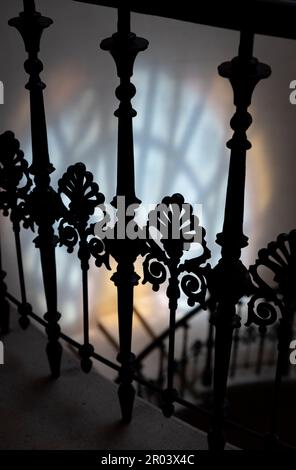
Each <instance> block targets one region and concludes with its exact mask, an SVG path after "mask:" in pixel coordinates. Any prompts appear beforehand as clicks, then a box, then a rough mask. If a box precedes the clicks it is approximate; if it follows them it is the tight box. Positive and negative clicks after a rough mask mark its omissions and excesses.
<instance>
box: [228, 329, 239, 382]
mask: <svg viewBox="0 0 296 470" xmlns="http://www.w3.org/2000/svg"><path fill="white" fill-rule="evenodd" d="M239 343H240V337H239V329H238V328H236V330H235V332H234V336H233V350H232V355H231V366H230V372H229V377H231V378H234V377H235V375H236V369H237V357H238V347H239Z"/></svg>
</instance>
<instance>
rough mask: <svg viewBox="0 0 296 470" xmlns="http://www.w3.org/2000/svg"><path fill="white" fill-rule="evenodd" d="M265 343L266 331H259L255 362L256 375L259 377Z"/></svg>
mask: <svg viewBox="0 0 296 470" xmlns="http://www.w3.org/2000/svg"><path fill="white" fill-rule="evenodd" d="M265 341H266V330H265V329H262V330H260V331H259V345H258V352H257V360H256V366H255V374H256V375H260V374H261V371H262V365H263V358H264V350H265Z"/></svg>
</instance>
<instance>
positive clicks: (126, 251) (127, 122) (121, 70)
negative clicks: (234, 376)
mask: <svg viewBox="0 0 296 470" xmlns="http://www.w3.org/2000/svg"><path fill="white" fill-rule="evenodd" d="M128 3H129V2H124V4H123V2H122V4H121V5H120V6H119V7H118V30H117V33H115V34H113V36H112V37H111V38H108V39H105V40H103V41H102V43H101V48H102V49H103V50H105V51H108V52H110V54H111V55H112V57H113V59H114V61H115V63H116V67H117V74H118V77H119V79H120V85H119V86H118V88H117V89H116V97H117V98H118V99H119V101H120V104H119V108H118V110H117V111H116V112H115V116H116V117H117V118H118V154H117V190H116V196H115V198H114V200H113V202H112V204H113V206H114V207H116V208H117V209H118V208H119V198H120V197H122V198H123V199H124V203H125V206H126V207H128V206H130V205H132V204H135V205H137V204H139V203H140V201H139V199H138V198H137V197H136V194H135V171H134V142H133V117H135V116H136V112H135V111H134V109H133V107H132V104H131V100H132V98H133V97H134V96H135V93H136V88H135V86H134V85H133V84H132V83H131V77H132V75H133V67H134V63H135V59H136V57H137V55H138V53H139V52H141V51H144V50H146V49H147V47H148V41H146V39H143V38H139V37H137V36H136V35H135V34H134V33H131V31H130V8H129V4H128ZM134 207H136V206H134ZM133 218H134V213H133V214H129V216H128V217H127V218H126V223H125V227H119V225H118V224H117V225H116V233H118V232H119V230H122V229H124V230H125V229H126V227H127V225H128V224H129V223H131V222H132V221H133ZM109 248H110V253H111V255H112V256H113V258H115V260H116V261H117V263H118V266H117V272H116V273H115V274H114V275H113V276H112V280H113V281H114V283H115V285H116V286H117V295H118V322H119V342H120V352H119V355H118V361H119V362H120V364H121V370H120V374H119V380H120V385H119V390H118V394H119V401H120V405H121V412H122V419H123V421H124V422H130V421H131V418H132V410H133V403H134V397H135V390H134V387H133V386H132V381H133V376H134V372H135V356H134V354H133V353H132V352H131V345H132V322H133V297H134V287H135V286H136V285H137V284H138V281H139V276H138V275H137V274H136V272H135V269H134V262H135V260H136V258H137V256H138V255H139V254H140V252H141V247H140V244H139V243H138V241H137V240H130V239H128V238H125V239H122V240H119V239H117V240H114V243H111V244H110V247H109Z"/></svg>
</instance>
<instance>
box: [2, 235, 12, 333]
mask: <svg viewBox="0 0 296 470" xmlns="http://www.w3.org/2000/svg"><path fill="white" fill-rule="evenodd" d="M5 278H6V272H5V271H3V268H2V254H1V239H0V312H1V313H0V333H1V334H6V333H8V332H9V312H10V307H9V303H8V301H7V299H6V292H7V286H6V284H5V281H4V280H5Z"/></svg>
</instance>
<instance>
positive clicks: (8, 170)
mask: <svg viewBox="0 0 296 470" xmlns="http://www.w3.org/2000/svg"><path fill="white" fill-rule="evenodd" d="M0 149H1V152H0V165H1V172H0V181H1V183H0V184H1V188H2V191H1V194H0V209H1V210H2V211H3V214H4V216H8V215H10V220H11V222H12V229H13V232H14V238H15V248H16V256H17V265H18V275H19V283H20V293H21V303H20V305H18V313H19V314H20V319H19V323H20V325H21V327H22V328H23V329H26V328H27V327H28V325H29V323H30V321H29V314H30V313H31V312H32V307H31V305H30V304H29V303H28V302H27V294H26V286H25V276H24V267H23V258H22V247H21V239H20V229H21V222H23V225H24V227H28V226H30V225H32V221H31V219H30V216H29V215H27V214H24V207H23V203H24V198H25V197H26V195H27V194H28V192H29V190H30V188H31V186H32V180H31V178H30V176H29V170H28V163H27V161H26V160H25V158H24V153H23V152H22V150H20V144H19V142H18V140H16V139H15V136H14V134H13V132H10V131H7V132H4V134H2V135H1V136H0ZM21 181H23V183H22V184H20V183H21ZM4 311H5V310H4Z"/></svg>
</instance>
